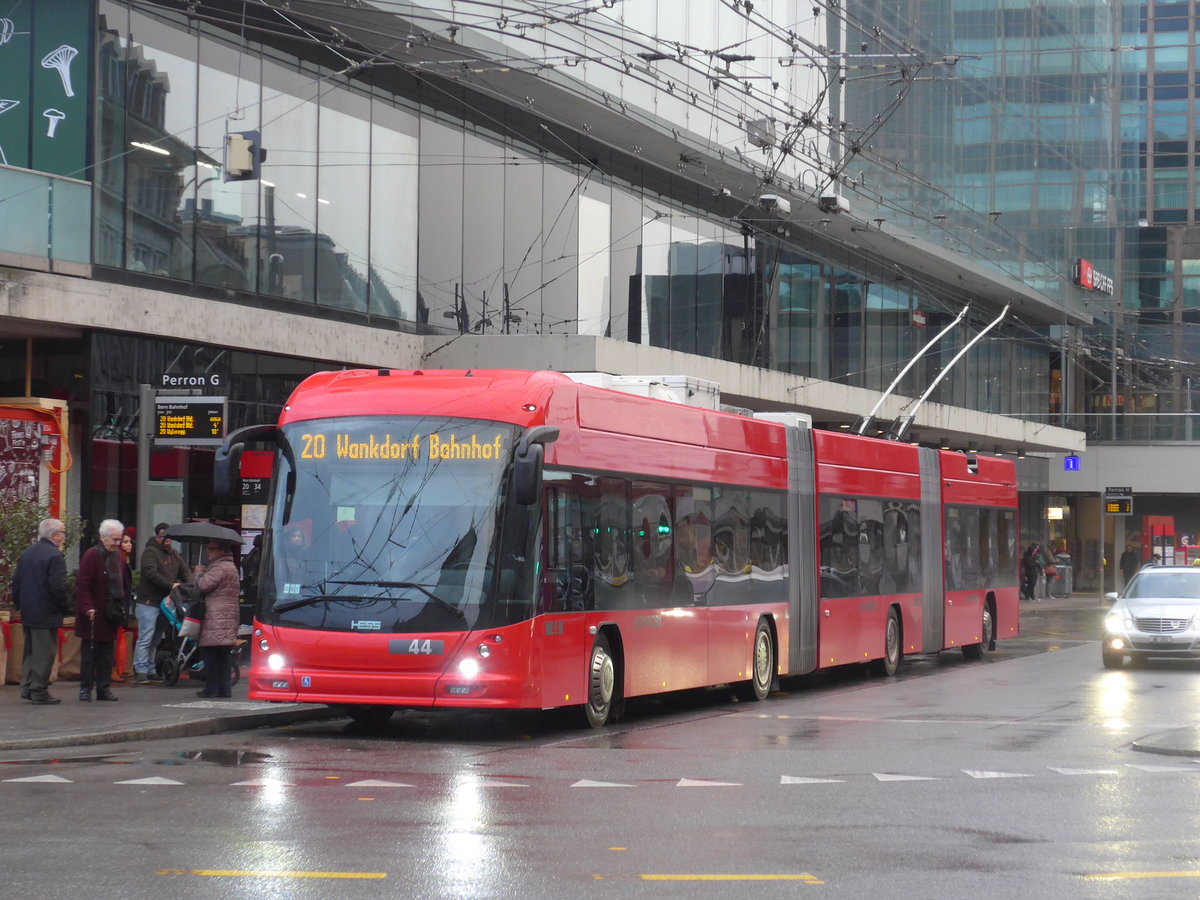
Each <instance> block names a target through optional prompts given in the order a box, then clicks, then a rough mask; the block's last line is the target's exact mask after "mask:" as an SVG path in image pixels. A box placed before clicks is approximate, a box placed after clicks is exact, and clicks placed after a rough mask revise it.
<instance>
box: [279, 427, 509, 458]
mask: <svg viewBox="0 0 1200 900" xmlns="http://www.w3.org/2000/svg"><path fill="white" fill-rule="evenodd" d="M299 440H300V448H299V449H300V458H301V459H337V460H350V461H353V460H362V461H364V462H377V461H380V460H411V461H416V460H422V459H425V460H477V459H484V460H497V459H502V458H503V454H504V436H503V435H501V434H494V433H493V434H484V435H482V436H481V435H480V434H476V433H468V434H451V433H442V434H437V433H432V432H431V433H428V434H412V435H408V434H404V435H396V434H392V433H390V432H388V431H385V430H380V431H378V432H374V431H372V432H367V433H365V434H364V433H361V432H359V433H351V432H344V431H336V430H331V431H330V432H328V433H322V432H307V431H302V432H300V434H299Z"/></svg>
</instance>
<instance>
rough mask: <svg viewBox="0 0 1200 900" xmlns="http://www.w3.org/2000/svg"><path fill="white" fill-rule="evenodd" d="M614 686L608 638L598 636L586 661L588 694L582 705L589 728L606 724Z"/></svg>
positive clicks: (613, 671) (615, 677)
mask: <svg viewBox="0 0 1200 900" xmlns="http://www.w3.org/2000/svg"><path fill="white" fill-rule="evenodd" d="M616 685H617V669H616V664H615V663H614V662H613V658H612V651H611V650H610V649H609V646H608V638H607V637H605V636H604V635H603V634H598V635H596V643H594V644H592V654H591V657H590V658H589V659H588V694H587V700H586V701H585V702H584V704H583V712H584V715H585V716H586V717H587V723H588V725H589V726H590V727H592V728H603V727H604V726H605V724H607V722H608V716H609V714H610V713H611V712H612V705H613V695H614V694H615V693H616Z"/></svg>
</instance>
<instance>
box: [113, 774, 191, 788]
mask: <svg viewBox="0 0 1200 900" xmlns="http://www.w3.org/2000/svg"><path fill="white" fill-rule="evenodd" d="M113 784H175V785H179V786H182V785H183V782H182V781H175V780H174V779H173V778H161V777H159V776H157V775H156V776H154V777H153V778H133V779H130V780H129V781H114V782H113Z"/></svg>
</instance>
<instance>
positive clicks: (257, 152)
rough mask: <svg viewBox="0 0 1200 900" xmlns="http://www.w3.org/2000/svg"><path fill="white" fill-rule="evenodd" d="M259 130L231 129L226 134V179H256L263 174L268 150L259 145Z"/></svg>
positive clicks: (224, 175) (224, 172)
mask: <svg viewBox="0 0 1200 900" xmlns="http://www.w3.org/2000/svg"><path fill="white" fill-rule="evenodd" d="M260 141H261V136H260V135H259V133H258V132H257V131H231V132H229V133H228V134H226V135H225V165H224V167H223V170H222V179H223V180H224V181H255V180H257V179H258V178H259V177H260V175H261V174H262V163H263V160H265V159H266V158H267V151H266V150H264V149H262V147H260V146H259V142H260Z"/></svg>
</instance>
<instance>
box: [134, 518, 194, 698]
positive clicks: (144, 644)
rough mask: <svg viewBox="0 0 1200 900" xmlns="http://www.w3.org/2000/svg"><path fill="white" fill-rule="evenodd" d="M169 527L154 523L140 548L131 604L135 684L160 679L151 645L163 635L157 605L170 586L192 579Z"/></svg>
mask: <svg viewBox="0 0 1200 900" xmlns="http://www.w3.org/2000/svg"><path fill="white" fill-rule="evenodd" d="M169 527H170V526H169V525H168V524H167V523H166V522H159V523H158V524H157V525H155V526H154V536H153V537H152V538H150V539H149V540H148V541H146V549H145V550H143V551H142V559H141V567H140V569H139V571H140V573H141V577H140V578H138V585H137V603H136V604H135V605H134V612H135V614H136V615H137V623H138V639H137V646H136V647H135V648H134V652H133V678H134V681H135V682H136V683H137V684H149V683H150V682H152V681H162V678H161V677H159V674H158V669H157V668H156V666H155V664H154V648H155V647H157V646H158V642H159V639H160V638H161V637H162V634H163V629H162V612H161V606H160V604H161V603H162V601H163V598H165V597H166V596H167V595H168V594H169V593H171V590H172V589H173V588H176V587H178V586H179V585H180V584H184V583H187V582H190V581H191V580H192V573H191V572H189V571H188V567H187V563H185V562H184V561H183V557H182V556H180V555H179V552H178V551H177V550H176V549H175V548H174V547H173V546H171V539H170V538H169V537H167V535H166V531H167V529H168V528H169Z"/></svg>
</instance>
